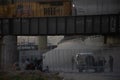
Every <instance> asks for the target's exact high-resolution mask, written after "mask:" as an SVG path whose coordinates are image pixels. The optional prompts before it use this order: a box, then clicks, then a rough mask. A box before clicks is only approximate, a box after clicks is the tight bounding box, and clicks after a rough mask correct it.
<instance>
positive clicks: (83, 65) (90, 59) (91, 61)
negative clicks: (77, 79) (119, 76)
mask: <svg viewBox="0 0 120 80" xmlns="http://www.w3.org/2000/svg"><path fill="white" fill-rule="evenodd" d="M81 57H82V56H81ZM78 59H79V60H80V61H78V62H79V63H78V66H79V67H78V69H79V72H81V71H83V70H89V69H94V70H95V72H104V70H105V66H106V63H107V64H108V66H109V71H110V72H113V62H114V60H113V57H112V56H109V59H108V60H106V59H105V57H102V56H101V57H96V58H94V56H92V55H87V56H86V57H85V60H84V62H83V61H81V59H80V58H79V57H78Z"/></svg>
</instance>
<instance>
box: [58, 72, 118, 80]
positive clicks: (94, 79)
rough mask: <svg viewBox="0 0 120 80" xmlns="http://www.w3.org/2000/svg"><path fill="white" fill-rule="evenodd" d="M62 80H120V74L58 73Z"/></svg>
mask: <svg viewBox="0 0 120 80" xmlns="http://www.w3.org/2000/svg"><path fill="white" fill-rule="evenodd" d="M60 76H62V77H63V78H64V80H120V73H60Z"/></svg>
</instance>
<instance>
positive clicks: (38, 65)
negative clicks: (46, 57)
mask: <svg viewBox="0 0 120 80" xmlns="http://www.w3.org/2000/svg"><path fill="white" fill-rule="evenodd" d="M25 70H40V71H42V59H37V58H35V59H34V60H33V61H30V59H26V60H25Z"/></svg>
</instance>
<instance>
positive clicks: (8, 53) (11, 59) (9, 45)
mask: <svg viewBox="0 0 120 80" xmlns="http://www.w3.org/2000/svg"><path fill="white" fill-rule="evenodd" d="M17 61H18V52H17V36H4V37H3V44H2V55H1V69H2V70H4V71H8V70H12V69H13V64H14V63H16V62H17Z"/></svg>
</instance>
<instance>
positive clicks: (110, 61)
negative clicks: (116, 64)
mask: <svg viewBox="0 0 120 80" xmlns="http://www.w3.org/2000/svg"><path fill="white" fill-rule="evenodd" d="M113 61H114V60H113V57H112V56H109V68H110V72H113Z"/></svg>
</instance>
